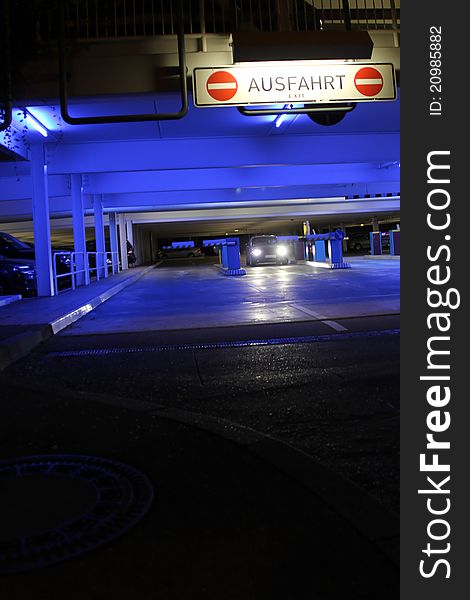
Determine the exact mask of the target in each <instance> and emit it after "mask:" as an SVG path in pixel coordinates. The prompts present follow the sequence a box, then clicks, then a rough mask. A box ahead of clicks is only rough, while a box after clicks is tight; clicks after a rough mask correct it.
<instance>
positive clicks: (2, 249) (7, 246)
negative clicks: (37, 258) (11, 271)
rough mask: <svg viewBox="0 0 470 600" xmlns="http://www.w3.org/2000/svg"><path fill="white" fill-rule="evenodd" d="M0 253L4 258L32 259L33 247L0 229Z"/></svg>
mask: <svg viewBox="0 0 470 600" xmlns="http://www.w3.org/2000/svg"><path fill="white" fill-rule="evenodd" d="M0 255H1V256H4V257H5V258H26V259H32V260H34V248H33V246H31V245H30V244H27V243H26V242H22V241H21V240H19V239H18V238H16V237H13V236H12V235H10V234H9V233H5V232H3V231H0Z"/></svg>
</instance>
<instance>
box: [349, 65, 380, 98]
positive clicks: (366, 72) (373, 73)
mask: <svg viewBox="0 0 470 600" xmlns="http://www.w3.org/2000/svg"><path fill="white" fill-rule="evenodd" d="M354 85H355V86H356V89H357V91H358V92H360V93H361V94H363V95H364V96H369V97H370V96H376V95H377V94H378V93H380V92H381V91H382V88H383V86H384V80H383V77H382V74H381V73H380V72H379V71H377V69H373V68H372V67H364V68H363V69H359V71H358V72H357V73H356V76H355V77H354Z"/></svg>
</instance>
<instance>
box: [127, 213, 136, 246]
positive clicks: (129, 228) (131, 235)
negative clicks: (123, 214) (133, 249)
mask: <svg viewBox="0 0 470 600" xmlns="http://www.w3.org/2000/svg"><path fill="white" fill-rule="evenodd" d="M126 232H127V241H128V242H130V243H131V244H132V245H134V229H133V227H132V221H131V220H130V219H126Z"/></svg>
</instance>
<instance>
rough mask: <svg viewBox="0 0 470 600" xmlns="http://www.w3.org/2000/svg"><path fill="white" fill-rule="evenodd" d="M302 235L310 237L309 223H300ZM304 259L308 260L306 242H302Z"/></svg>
mask: <svg viewBox="0 0 470 600" xmlns="http://www.w3.org/2000/svg"><path fill="white" fill-rule="evenodd" d="M302 235H310V221H304V222H303V223H302ZM304 259H305V260H310V256H309V251H308V242H307V241H305V242H304Z"/></svg>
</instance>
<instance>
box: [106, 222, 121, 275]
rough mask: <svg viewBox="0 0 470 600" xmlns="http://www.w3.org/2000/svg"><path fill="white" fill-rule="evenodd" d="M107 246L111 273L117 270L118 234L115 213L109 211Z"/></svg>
mask: <svg viewBox="0 0 470 600" xmlns="http://www.w3.org/2000/svg"><path fill="white" fill-rule="evenodd" d="M108 219H109V246H110V250H111V252H112V254H111V260H112V262H113V274H114V273H117V272H118V271H119V250H118V234H117V218H116V213H109V215H108Z"/></svg>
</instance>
